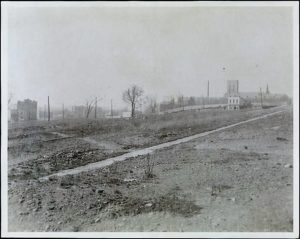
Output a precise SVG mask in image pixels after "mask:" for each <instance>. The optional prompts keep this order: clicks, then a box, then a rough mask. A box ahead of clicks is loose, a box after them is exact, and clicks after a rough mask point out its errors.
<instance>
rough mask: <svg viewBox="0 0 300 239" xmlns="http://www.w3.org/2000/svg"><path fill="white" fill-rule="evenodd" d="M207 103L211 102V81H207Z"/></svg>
mask: <svg viewBox="0 0 300 239" xmlns="http://www.w3.org/2000/svg"><path fill="white" fill-rule="evenodd" d="M207 104H209V81H207Z"/></svg>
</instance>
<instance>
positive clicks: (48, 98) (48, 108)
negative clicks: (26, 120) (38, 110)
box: [48, 96, 50, 121]
mask: <svg viewBox="0 0 300 239" xmlns="http://www.w3.org/2000/svg"><path fill="white" fill-rule="evenodd" d="M48 121H50V101H49V96H48Z"/></svg>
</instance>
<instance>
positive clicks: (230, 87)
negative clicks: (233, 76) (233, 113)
mask: <svg viewBox="0 0 300 239" xmlns="http://www.w3.org/2000/svg"><path fill="white" fill-rule="evenodd" d="M226 96H227V109H229V110H239V109H240V96H239V81H238V80H228V81H227V92H226Z"/></svg>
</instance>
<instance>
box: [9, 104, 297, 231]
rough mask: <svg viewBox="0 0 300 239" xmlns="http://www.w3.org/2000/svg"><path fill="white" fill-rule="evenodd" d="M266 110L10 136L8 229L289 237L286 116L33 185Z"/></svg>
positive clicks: (43, 127)
mask: <svg viewBox="0 0 300 239" xmlns="http://www.w3.org/2000/svg"><path fill="white" fill-rule="evenodd" d="M286 109H287V108H286ZM275 110H276V109H268V110H264V111H262V110H253V111H237V112H228V111H222V110H210V111H206V112H180V113H177V114H170V115H163V116H156V117H149V118H147V119H141V120H135V121H130V120H110V121H108V120H98V121H90V122H82V121H73V122H68V123H64V122H51V124H46V123H39V124H37V125H32V126H31V127H28V126H26V125H23V126H20V127H18V128H16V127H14V128H11V129H10V130H9V149H8V153H9V158H8V160H9V192H8V196H9V198H8V201H9V231H292V228H293V227H292V226H293V220H292V219H293V213H292V212H293V211H292V209H293V208H292V193H293V191H292V179H293V168H292V167H293V166H292V164H293V153H292V147H293V142H292V135H293V134H292V111H291V110H290V109H287V111H286V112H283V113H280V114H278V115H274V116H270V117H269V118H266V119H261V120H258V121H254V122H251V123H248V124H244V125H240V126H237V127H235V128H231V129H228V130H224V131H222V132H218V133H214V134H212V135H209V136H205V137H203V138H200V139H197V140H194V141H191V142H187V143H184V144H180V145H177V146H173V147H170V148H167V149H163V150H159V151H157V152H155V153H154V154H152V155H149V156H143V157H142V156H139V157H135V158H132V159H129V160H126V161H124V162H120V163H115V164H113V165H111V166H109V167H105V168H102V169H99V170H94V171H90V172H85V173H80V174H77V175H73V176H71V175H67V176H64V177H53V178H51V179H50V180H48V181H40V180H39V177H41V176H45V175H49V174H51V173H53V172H58V171H60V170H63V169H67V168H74V167H77V166H81V165H85V164H88V163H90V162H95V161H99V160H103V159H105V158H109V157H112V156H115V155H119V154H123V153H125V152H128V151H131V150H135V149H137V148H143V147H146V146H150V145H156V144H158V143H162V142H167V141H170V140H174V139H177V138H182V137H185V136H188V135H192V134H195V133H200V132H204V131H207V130H211V129H215V128H218V127H220V126H224V125H228V124H230V123H235V122H239V121H241V120H245V119H248V118H251V117H254V116H258V115H261V114H265V113H268V112H272V111H275ZM277 110H278V109H277Z"/></svg>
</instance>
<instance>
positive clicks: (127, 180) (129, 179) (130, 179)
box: [124, 178, 136, 182]
mask: <svg viewBox="0 0 300 239" xmlns="http://www.w3.org/2000/svg"><path fill="white" fill-rule="evenodd" d="M133 181H136V179H134V178H125V179H124V182H133Z"/></svg>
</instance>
